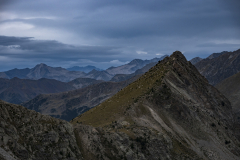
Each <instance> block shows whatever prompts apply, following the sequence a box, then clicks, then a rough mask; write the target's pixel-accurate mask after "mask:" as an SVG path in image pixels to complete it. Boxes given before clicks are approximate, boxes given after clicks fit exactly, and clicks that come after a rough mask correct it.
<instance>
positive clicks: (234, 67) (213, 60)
mask: <svg viewBox="0 0 240 160" xmlns="http://www.w3.org/2000/svg"><path fill="white" fill-rule="evenodd" d="M194 65H195V67H196V68H197V69H198V71H199V72H200V73H201V74H202V75H203V76H204V77H206V78H207V80H208V81H209V83H210V84H212V85H216V84H217V83H219V82H221V81H222V80H224V79H226V78H228V77H230V76H232V75H234V74H236V73H238V72H239V71H240V49H239V50H236V51H234V52H226V51H224V52H221V53H214V54H212V55H210V56H209V57H207V58H205V59H202V60H201V61H199V62H197V63H195V64H194Z"/></svg>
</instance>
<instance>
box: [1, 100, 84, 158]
mask: <svg viewBox="0 0 240 160" xmlns="http://www.w3.org/2000/svg"><path fill="white" fill-rule="evenodd" d="M0 137H1V138H0V159H1V160H43V159H46V160H47V159H49V160H50V159H51V160H59V159H69V160H80V159H82V155H81V152H80V150H79V147H78V145H77V142H76V138H75V135H74V132H73V127H72V125H71V124H70V123H68V122H66V121H63V120H60V119H55V118H52V117H50V116H44V115H41V114H40V113H38V112H35V111H31V110H28V109H26V108H25V107H22V106H18V105H14V104H9V103H6V102H3V101H1V100H0Z"/></svg>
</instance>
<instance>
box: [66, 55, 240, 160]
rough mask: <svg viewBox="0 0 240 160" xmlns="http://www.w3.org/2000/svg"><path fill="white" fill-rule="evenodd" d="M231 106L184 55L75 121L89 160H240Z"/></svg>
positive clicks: (170, 59) (167, 61) (159, 66)
mask: <svg viewBox="0 0 240 160" xmlns="http://www.w3.org/2000/svg"><path fill="white" fill-rule="evenodd" d="M233 122H234V118H233V115H232V108H231V105H230V102H229V101H228V100H227V99H226V98H225V97H224V96H223V95H222V94H221V93H220V92H219V91H218V90H217V89H215V88H214V87H213V86H211V85H209V83H208V81H207V80H206V79H205V78H204V77H203V76H202V75H201V74H199V72H198V71H197V69H196V68H195V67H194V66H193V65H192V64H191V62H188V61H187V60H186V59H185V57H184V56H183V55H182V54H181V52H178V51H176V52H174V53H173V54H172V55H171V56H170V57H167V58H165V59H164V60H163V61H160V62H159V63H158V64H157V65H156V66H154V67H153V68H151V69H150V70H149V71H148V72H147V73H145V74H144V75H143V76H141V77H140V78H139V79H138V80H137V81H135V82H133V83H131V84H130V85H128V86H127V87H125V88H124V89H122V90H121V91H120V92H118V93H117V94H116V95H114V96H113V97H112V98H110V99H108V100H107V101H105V102H103V103H102V104H100V105H98V106H97V107H95V108H93V109H91V110H89V111H87V112H85V113H84V114H82V115H80V116H78V117H77V118H75V119H73V120H72V121H71V123H72V124H73V125H74V128H75V135H76V138H77V142H78V144H79V145H80V146H79V147H80V150H81V153H82V155H83V157H84V158H85V159H106V160H108V159H127V160H132V159H142V160H144V159H152V160H155V159H156V160H158V159H174V160H175V159H211V160H220V159H221V160H226V159H228V160H230V159H239V155H240V150H239V145H240V143H239V140H238V139H237V138H236V136H235V135H234V132H233Z"/></svg>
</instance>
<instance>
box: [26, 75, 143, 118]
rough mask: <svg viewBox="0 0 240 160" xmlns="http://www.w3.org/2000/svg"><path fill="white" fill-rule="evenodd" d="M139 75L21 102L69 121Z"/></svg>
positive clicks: (43, 112) (30, 107)
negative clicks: (120, 80) (121, 80)
mask: <svg viewBox="0 0 240 160" xmlns="http://www.w3.org/2000/svg"><path fill="white" fill-rule="evenodd" d="M138 77H139V76H135V77H132V78H131V79H129V80H127V81H123V82H118V83H116V82H102V83H99V84H94V85H89V86H88V87H85V88H82V89H77V90H73V91H68V92H63V93H56V94H47V95H39V96H37V97H35V98H34V99H32V100H30V101H28V102H26V103H23V104H22V105H23V106H24V107H26V108H28V109H31V110H35V111H37V112H40V113H42V114H45V115H51V116H53V117H56V118H60V119H64V120H67V121H70V120H71V119H73V118H75V117H76V116H78V115H80V114H82V113H84V112H86V111H87V110H89V109H91V108H93V107H95V106H96V105H98V104H100V103H102V102H103V101H105V100H107V99H108V98H110V97H112V96H113V95H114V94H116V93H117V92H118V91H119V90H121V89H122V88H124V87H125V86H127V85H128V84H130V83H131V82H133V81H135V80H136V79H137V78H138Z"/></svg>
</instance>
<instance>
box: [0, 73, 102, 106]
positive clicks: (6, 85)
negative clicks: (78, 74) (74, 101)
mask: <svg viewBox="0 0 240 160" xmlns="http://www.w3.org/2000/svg"><path fill="white" fill-rule="evenodd" d="M101 82H103V81H99V80H95V79H91V78H77V79H75V80H72V81H70V82H68V83H65V82H61V81H57V80H54V79H46V78H41V79H39V80H30V79H19V78H16V77H15V78H12V79H3V78H0V99H1V100H4V101H7V102H10V103H14V104H20V103H22V102H26V101H29V100H30V99H33V98H35V97H36V96H38V95H39V94H49V93H60V92H66V91H70V90H75V89H80V88H84V87H87V86H88V85H92V84H97V83H101Z"/></svg>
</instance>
